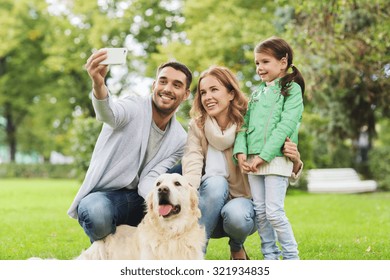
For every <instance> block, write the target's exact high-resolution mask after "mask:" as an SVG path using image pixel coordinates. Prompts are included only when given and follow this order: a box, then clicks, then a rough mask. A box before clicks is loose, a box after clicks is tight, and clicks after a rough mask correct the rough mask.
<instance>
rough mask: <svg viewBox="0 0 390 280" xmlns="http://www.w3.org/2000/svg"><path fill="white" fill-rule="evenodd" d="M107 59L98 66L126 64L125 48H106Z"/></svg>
mask: <svg viewBox="0 0 390 280" xmlns="http://www.w3.org/2000/svg"><path fill="white" fill-rule="evenodd" d="M106 50H107V58H106V59H105V60H103V61H102V62H100V63H99V64H104V65H109V64H125V63H126V55H127V49H126V48H107V49H106Z"/></svg>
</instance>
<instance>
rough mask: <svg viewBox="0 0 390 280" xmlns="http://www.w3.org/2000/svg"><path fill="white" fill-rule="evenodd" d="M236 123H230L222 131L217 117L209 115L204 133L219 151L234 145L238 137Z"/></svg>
mask: <svg viewBox="0 0 390 280" xmlns="http://www.w3.org/2000/svg"><path fill="white" fill-rule="evenodd" d="M236 129H237V125H236V124H229V125H228V127H227V128H226V129H225V130H224V131H222V130H221V128H220V127H219V125H218V123H217V121H216V119H215V118H213V117H210V116H208V117H207V118H206V121H205V124H204V133H205V136H206V139H207V141H208V142H209V144H210V145H212V146H213V147H214V148H216V149H217V150H218V151H221V152H223V151H225V150H227V149H229V148H231V147H233V145H234V140H235V137H236Z"/></svg>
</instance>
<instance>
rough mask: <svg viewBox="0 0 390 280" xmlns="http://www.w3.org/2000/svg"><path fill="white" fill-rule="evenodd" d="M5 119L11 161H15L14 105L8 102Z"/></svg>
mask: <svg viewBox="0 0 390 280" xmlns="http://www.w3.org/2000/svg"><path fill="white" fill-rule="evenodd" d="M4 108H5V114H4V116H5V119H6V127H5V130H6V133H7V143H8V147H9V155H10V161H11V162H15V155H16V125H15V123H14V119H13V116H12V105H11V104H9V103H6V104H5V106H4Z"/></svg>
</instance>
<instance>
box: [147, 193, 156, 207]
mask: <svg viewBox="0 0 390 280" xmlns="http://www.w3.org/2000/svg"><path fill="white" fill-rule="evenodd" d="M153 199H154V191H151V192H149V193H148V195H147V196H146V205H147V207H148V212H152V211H153Z"/></svg>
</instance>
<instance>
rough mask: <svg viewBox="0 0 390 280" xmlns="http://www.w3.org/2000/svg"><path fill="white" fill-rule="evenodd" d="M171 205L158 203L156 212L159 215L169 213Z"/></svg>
mask: <svg viewBox="0 0 390 280" xmlns="http://www.w3.org/2000/svg"><path fill="white" fill-rule="evenodd" d="M172 208H173V207H172V205H169V204H165V205H160V206H159V207H158V213H159V214H160V215H161V216H166V215H168V214H169V212H171V210H172Z"/></svg>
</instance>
